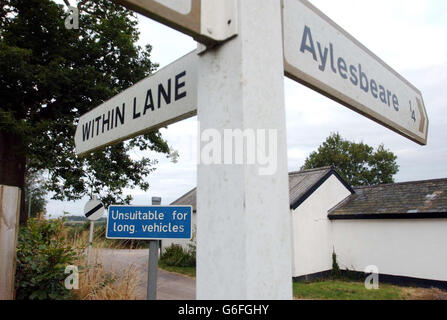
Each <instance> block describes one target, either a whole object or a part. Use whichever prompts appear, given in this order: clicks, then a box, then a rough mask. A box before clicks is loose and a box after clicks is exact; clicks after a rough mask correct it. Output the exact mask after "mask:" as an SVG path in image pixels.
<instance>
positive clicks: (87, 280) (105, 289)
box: [72, 235, 138, 300]
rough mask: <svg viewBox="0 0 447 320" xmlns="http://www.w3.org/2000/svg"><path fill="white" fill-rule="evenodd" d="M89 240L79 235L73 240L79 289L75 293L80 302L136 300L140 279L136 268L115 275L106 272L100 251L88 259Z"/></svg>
mask: <svg viewBox="0 0 447 320" xmlns="http://www.w3.org/2000/svg"><path fill="white" fill-rule="evenodd" d="M87 246H88V239H87V238H86V237H85V236H83V235H79V236H77V237H74V238H73V239H72V247H73V248H77V252H78V261H77V265H78V269H79V289H78V290H76V291H74V298H75V299H78V300H136V299H137V292H136V288H137V284H138V277H137V274H136V268H135V266H133V265H132V266H131V267H129V269H128V270H126V271H125V272H124V273H120V274H115V273H113V272H110V271H106V270H104V267H103V265H102V264H101V263H100V261H99V257H98V251H97V250H92V252H91V254H90V261H89V263H88V261H87V260H88V259H87V250H86V248H87Z"/></svg>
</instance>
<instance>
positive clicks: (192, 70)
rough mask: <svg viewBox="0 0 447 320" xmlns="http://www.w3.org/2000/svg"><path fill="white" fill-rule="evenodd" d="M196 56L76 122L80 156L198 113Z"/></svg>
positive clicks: (176, 62) (157, 74)
mask: <svg viewBox="0 0 447 320" xmlns="http://www.w3.org/2000/svg"><path fill="white" fill-rule="evenodd" d="M197 59H198V57H197V54H196V53H195V52H191V53H189V54H187V55H186V56H184V57H183V58H180V59H178V60H177V61H175V62H173V63H171V64H170V65H168V66H167V67H165V68H162V69H160V70H159V71H158V72H156V73H154V74H153V75H150V76H149V77H147V78H145V79H143V80H142V81H140V82H138V83H137V84H135V85H134V86H132V87H130V88H128V89H127V90H125V91H123V92H121V93H120V94H118V95H116V96H115V97H113V98H112V99H110V100H109V101H107V102H105V103H103V104H101V105H100V106H99V107H97V108H95V109H93V110H92V111H90V112H88V113H86V114H85V115H83V116H82V117H81V118H80V119H79V124H78V126H77V128H76V134H75V144H76V152H77V153H78V154H79V155H83V154H85V153H88V152H91V151H94V150H96V149H99V148H103V147H105V146H108V145H111V144H114V143H117V142H120V141H123V140H127V139H130V138H133V137H135V136H137V135H141V134H143V133H147V132H149V131H153V130H157V129H159V128H161V127H164V126H167V125H169V124H171V123H174V122H177V121H180V120H183V119H186V118H189V117H192V116H194V115H195V114H196V113H197Z"/></svg>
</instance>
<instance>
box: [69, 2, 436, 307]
mask: <svg viewBox="0 0 447 320" xmlns="http://www.w3.org/2000/svg"><path fill="white" fill-rule="evenodd" d="M115 1H116V2H119V3H122V4H123V5H125V6H127V7H128V8H131V9H133V10H135V11H137V12H140V13H142V14H144V15H146V16H148V17H151V18H154V19H156V20H158V21H160V22H162V23H164V24H166V25H168V26H171V27H173V28H175V29H177V30H180V31H182V32H184V33H186V34H189V35H192V36H193V37H194V38H195V39H196V40H197V41H199V42H201V43H202V44H205V45H207V49H206V50H200V55H199V56H197V54H196V53H194V52H193V53H190V54H188V55H186V56H185V57H183V58H181V59H179V60H177V61H176V62H174V63H173V64H171V65H169V66H167V67H166V68H164V69H162V70H160V71H159V72H157V73H156V74H154V75H152V76H150V77H148V78H146V79H144V80H142V81H141V82H139V83H137V84H136V85H134V86H133V87H131V88H129V89H127V90H125V91H124V92H122V93H121V94H119V95H117V96H116V97H114V98H112V99H111V100H110V101H108V102H106V103H104V104H102V105H101V106H99V107H97V108H96V109H94V110H92V111H91V112H89V113H87V114H86V115H84V116H82V117H81V119H80V121H79V124H78V128H77V131H76V136H75V143H76V150H77V152H78V154H79V155H85V154H87V153H88V152H91V151H94V150H96V149H99V148H102V147H105V146H107V145H111V144H113V143H117V142H120V141H123V140H126V139H129V138H131V137H134V136H136V135H139V134H143V133H145V132H148V131H151V130H156V129H158V128H160V127H162V126H165V125H167V124H170V123H174V122H176V121H179V120H182V119H185V118H187V117H189V116H192V115H194V114H196V113H197V114H198V118H199V120H200V128H201V131H200V132H199V135H200V137H202V134H205V136H206V135H207V134H208V137H210V138H211V140H212V139H213V138H214V139H216V140H219V139H221V138H222V137H225V131H226V130H227V129H230V130H236V131H238V132H241V133H242V135H243V136H244V138H246V137H247V136H250V135H251V136H252V137H255V136H256V137H257V138H256V143H254V144H253V145H247V144H245V145H244V146H243V153H246V154H245V156H246V158H245V160H246V162H244V163H243V164H234V163H232V161H233V156H234V157H236V156H235V155H234V154H228V155H224V158H225V161H223V162H219V161H216V162H213V163H207V164H199V165H198V173H197V175H198V183H197V211H198V212H200V213H199V214H200V219H198V226H197V242H198V245H197V298H198V299H291V298H292V290H291V287H292V286H291V279H292V275H291V260H292V259H291V227H290V225H291V223H290V211H289V199H288V194H289V192H288V178H287V150H286V127H285V110H284V109H285V108H284V84H283V76H284V74H285V75H286V76H288V77H290V78H292V79H294V80H296V81H298V82H300V83H303V84H305V85H307V86H309V87H310V88H312V89H313V90H315V91H318V92H320V93H322V94H324V95H326V96H328V97H329V98H331V99H333V100H335V101H338V102H340V103H342V104H344V105H345V106H347V107H349V108H351V109H353V110H354V111H356V112H359V113H360V114H362V115H364V116H366V117H368V118H370V119H372V120H374V121H377V122H378V123H380V124H382V125H384V126H385V127H387V128H389V129H392V130H394V131H396V132H397V133H399V134H401V135H403V136H405V137H407V138H409V139H411V140H413V141H415V142H417V143H419V144H426V143H427V133H428V118H427V113H426V110H425V106H424V102H423V98H422V95H421V93H420V92H419V90H417V89H416V88H415V87H414V86H413V85H411V84H410V83H409V82H408V81H407V80H405V79H404V78H403V77H402V76H400V75H399V74H398V73H397V72H395V71H394V70H392V69H391V68H390V67H389V66H387V65H386V64H385V63H384V62H383V61H382V60H380V59H379V58H377V57H376V56H375V55H374V54H373V53H371V52H370V51H369V50H368V49H367V48H365V47H364V46H363V45H361V44H360V43H359V42H358V41H357V40H355V39H354V38H353V37H352V36H350V35H349V34H348V33H347V32H346V31H344V30H343V29H341V28H340V27H339V26H337V25H336V24H335V23H334V22H333V21H331V20H330V19H329V18H328V17H326V16H325V15H324V14H323V13H322V12H320V11H319V10H318V9H316V8H315V7H313V6H312V5H311V4H310V3H309V2H308V1H307V0H281V1H280V0H225V1H213V0H183V1H182V0H144V1H143V0H115ZM281 5H282V6H281ZM281 18H282V20H281ZM236 35H237V37H235V36H236ZM229 39H232V40H231V41H227V40H229ZM224 41H226V42H224ZM198 53H199V51H198ZM265 130H272V131H273V133H274V135H273V136H269V139H270V141H266V139H264V140H263V139H260V138H259V135H258V133H259V132H260V131H265ZM216 132H217V134H216ZM211 133H212V135H211ZM216 136H219V137H216ZM261 138H262V137H261ZM264 138H265V137H264ZM230 139H231V138H230ZM208 141H209V140H208ZM219 141H221V140H219ZM252 142H253V141H252ZM247 143H248V138H247ZM224 144H225V145H226V146H228V145H231V146H232V144H233V140H231V141H224ZM266 145H268V146H269V148H272V149H271V150H270V152H274V153H275V154H274V156H275V158H274V170H273V171H272V172H270V173H265V171H263V170H262V169H263V163H262V161H258V162H256V161H255V162H254V163H248V157H251V158H250V159H252V160H253V159H256V158H257V157H259V154H260V153H261V154H262V151H265V150H266V149H267V148H266ZM207 146H208V145H207ZM202 147H204V145H201V146H200V149H199V150H200V155H202V151H203V150H202ZM204 149H205V151H206V150H207V149H206V148H204ZM224 149H225V148H224ZM257 149H258V150H257ZM214 151H215V152H214ZM214 151H213V153H216V154H214V155H213V156H216V155H217V156H218V155H220V152H221V150H220V149H218V150H214ZM239 151H240V150H238V152H239ZM249 152H252V154H248V153H249ZM256 152H257V153H256ZM253 153H254V154H253ZM258 160H259V159H258ZM252 162H253V161H252ZM229 164H232V165H229ZM272 199H273V200H272ZM176 208H177V209H176ZM188 208H189V209H188V210H189V211H188V210H187V209H186V208H184V207H121V206H111V207H110V208H109V217H108V221H107V238H110V239H122V238H125V239H152V240H155V239H162V238H173V237H174V238H185V237H186V238H190V237H191V221H190V220H188V219H190V217H191V207H188ZM172 210H174V211H175V210H177V211H176V212H177V213H178V212H180V213H182V216H184V217H188V219H187V220H186V221H179V219H178V217H179V216H178V215H176V214H175V212H173V211H172ZM185 210H186V211H185ZM160 213H162V217H163V218H160ZM169 217H171V218H169ZM175 217H177V219H176V218H175ZM172 219H173V220H172ZM188 221H189V222H188ZM174 230H175V231H174ZM157 247H158V243H157V245H155V242H154V243H153V244H152V242H151V250H150V255H151V256H152V255H153V254H154V252H156V254H157V255H158V250H157ZM157 258H158V257H157ZM157 258H151V259H150V260H149V261H150V263H151V268H150V270H152V263H155V262H156V260H157ZM154 268H156V266H155V267H154ZM150 270H149V272H150ZM154 270H155V271H154V272H155V273H156V269H154ZM149 278H152V280H153V279H154V278H155V279H156V277H154V276H152V275H150V276H149ZM216 287H219V290H215V288H216ZM155 293H156V292H155ZM155 293H154V288H153V287H151V289H150V288H149V287H148V298H154V299H155V297H156V295H155Z"/></svg>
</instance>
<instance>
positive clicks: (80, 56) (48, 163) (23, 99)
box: [0, 0, 170, 204]
mask: <svg viewBox="0 0 447 320" xmlns="http://www.w3.org/2000/svg"><path fill="white" fill-rule="evenodd" d="M0 5H1V7H0V134H3V135H9V136H15V137H18V138H17V144H18V145H21V146H22V147H23V150H25V151H24V152H25V153H26V158H27V167H28V168H30V169H33V170H45V172H46V173H48V177H49V178H48V181H47V184H46V188H47V189H48V190H49V191H52V192H54V198H55V199H59V200H64V199H66V200H76V199H80V198H82V197H83V196H84V195H86V194H89V193H96V194H98V195H100V197H101V198H102V200H103V201H104V202H105V203H106V204H109V203H112V202H116V203H120V202H121V203H122V202H129V201H130V197H125V198H124V197H123V196H122V191H123V189H124V188H134V187H139V188H141V189H143V190H146V189H147V188H148V187H149V184H148V183H147V181H145V177H147V176H148V175H149V174H150V173H151V172H152V170H153V166H154V164H156V162H155V161H152V160H150V159H149V158H147V157H144V156H139V157H136V156H133V157H131V151H132V150H136V151H137V152H138V151H146V150H151V151H155V152H161V153H165V154H167V155H168V154H169V151H170V150H169V146H168V145H167V143H166V141H165V140H163V138H162V136H161V134H160V133H159V132H152V133H149V134H145V135H143V136H139V137H137V138H134V139H132V140H130V141H128V142H126V143H119V144H117V145H114V146H111V147H108V148H105V149H104V150H102V151H98V152H95V153H93V154H91V155H89V156H87V157H85V158H82V159H81V158H78V157H77V156H76V155H75V150H74V139H73V137H74V133H75V128H76V125H77V122H78V120H79V117H80V116H81V115H82V114H84V113H86V112H88V111H89V110H91V109H92V108H94V107H96V106H98V105H100V104H101V103H102V102H104V101H106V100H108V99H110V98H111V97H112V96H114V95H116V94H118V93H119V92H121V91H123V90H124V89H126V88H128V87H129V86H132V85H133V84H135V83H136V82H137V81H139V80H141V79H142V78H144V77H146V76H147V75H149V74H150V73H152V72H153V71H154V70H155V69H156V67H157V65H156V64H154V63H153V62H152V61H151V59H150V54H151V47H150V46H149V45H148V46H146V47H145V48H141V47H140V46H137V45H136V43H137V41H138V39H139V32H138V30H137V19H136V16H135V15H134V14H133V13H132V12H131V11H129V10H127V9H125V8H124V7H121V6H119V5H117V4H115V3H114V2H112V1H109V0H82V1H78V2H77V5H78V8H79V12H80V17H79V29H67V28H66V27H65V24H64V23H65V19H66V18H67V16H68V10H67V8H66V7H65V6H63V5H60V4H57V3H55V2H53V1H51V0H4V1H1V2H0ZM12 153H13V152H12ZM0 162H1V159H0ZM0 170H1V168H0ZM0 183H1V181H0Z"/></svg>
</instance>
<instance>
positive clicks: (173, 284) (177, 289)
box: [95, 249, 196, 300]
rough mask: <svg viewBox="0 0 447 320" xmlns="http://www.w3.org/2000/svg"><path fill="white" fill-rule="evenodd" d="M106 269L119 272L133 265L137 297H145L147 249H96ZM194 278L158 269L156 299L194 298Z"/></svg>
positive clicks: (142, 298) (143, 298)
mask: <svg viewBox="0 0 447 320" xmlns="http://www.w3.org/2000/svg"><path fill="white" fill-rule="evenodd" d="M95 254H97V255H98V260H99V261H98V262H101V263H102V265H103V266H104V269H105V270H106V271H110V272H113V273H115V274H120V273H122V272H124V271H127V270H129V268H132V267H134V268H135V270H136V275H137V277H138V285H137V290H136V293H137V299H141V300H145V299H146V290H147V268H148V263H149V250H148V249H143V250H115V249H96V250H95ZM195 298H196V281H195V279H192V278H189V277H186V276H183V275H179V274H176V273H171V272H167V271H164V270H161V269H158V282H157V300H195Z"/></svg>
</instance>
